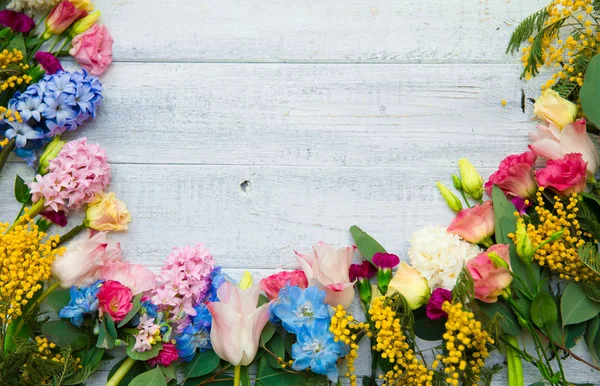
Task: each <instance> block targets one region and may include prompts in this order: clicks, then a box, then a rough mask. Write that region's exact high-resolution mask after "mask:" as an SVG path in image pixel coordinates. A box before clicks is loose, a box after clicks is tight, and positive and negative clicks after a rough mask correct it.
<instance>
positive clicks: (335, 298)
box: [296, 242, 356, 308]
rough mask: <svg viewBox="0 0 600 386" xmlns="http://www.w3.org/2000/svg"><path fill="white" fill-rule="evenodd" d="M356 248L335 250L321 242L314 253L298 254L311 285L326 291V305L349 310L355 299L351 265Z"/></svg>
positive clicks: (299, 262)
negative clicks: (351, 279) (339, 306)
mask: <svg viewBox="0 0 600 386" xmlns="http://www.w3.org/2000/svg"><path fill="white" fill-rule="evenodd" d="M355 248H356V247H354V246H352V247H346V248H340V249H334V248H333V247H332V246H331V245H329V244H326V243H324V242H319V243H318V244H317V245H315V246H314V247H313V250H312V252H309V253H299V252H296V257H297V259H298V264H300V267H302V270H304V273H305V274H306V278H307V279H308V282H309V284H310V285H314V286H317V287H319V288H320V289H322V290H325V292H326V293H327V296H326V297H325V303H327V304H329V305H331V306H334V307H335V306H337V305H340V304H341V305H342V306H343V307H344V308H348V307H349V306H350V304H351V303H352V300H353V299H354V283H353V282H351V281H350V276H349V275H350V274H349V272H350V264H351V263H352V256H353V255H354V249H355Z"/></svg>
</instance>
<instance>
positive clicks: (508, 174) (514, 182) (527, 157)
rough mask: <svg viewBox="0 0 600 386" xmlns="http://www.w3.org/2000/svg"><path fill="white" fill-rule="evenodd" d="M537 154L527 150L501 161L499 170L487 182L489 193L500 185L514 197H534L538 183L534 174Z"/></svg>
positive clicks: (486, 187)
mask: <svg viewBox="0 0 600 386" xmlns="http://www.w3.org/2000/svg"><path fill="white" fill-rule="evenodd" d="M536 158H537V156H536V155H535V154H534V153H532V152H530V151H527V152H525V153H522V154H513V155H509V156H508V157H506V158H505V159H503V160H502V162H500V166H499V167H498V171H496V172H495V173H494V174H492V175H491V176H490V178H489V180H488V182H486V184H485V189H486V191H487V194H489V195H491V194H492V187H493V186H494V185H496V186H498V187H499V188H500V189H502V191H503V192H504V193H505V194H506V195H508V196H510V197H511V198H513V197H521V198H523V199H525V198H533V197H535V193H536V192H537V185H536V183H535V178H534V176H533V165H534V164H535V160H536Z"/></svg>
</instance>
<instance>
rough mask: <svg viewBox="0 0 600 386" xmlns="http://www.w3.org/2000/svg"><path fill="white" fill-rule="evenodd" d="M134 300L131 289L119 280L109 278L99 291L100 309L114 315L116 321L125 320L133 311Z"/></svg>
mask: <svg viewBox="0 0 600 386" xmlns="http://www.w3.org/2000/svg"><path fill="white" fill-rule="evenodd" d="M132 300H133V294H132V293H131V290H130V289H129V288H127V287H125V286H124V285H123V284H121V283H119V282H118V281H114V280H107V281H105V282H104V283H102V287H100V291H98V309H99V310H100V312H101V313H104V312H105V313H107V314H109V315H110V316H112V318H113V319H114V320H115V322H120V321H121V320H123V319H124V318H125V316H126V315H127V313H129V311H131V309H132V308H133V304H132V303H131V301H132Z"/></svg>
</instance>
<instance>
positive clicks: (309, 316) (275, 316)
mask: <svg viewBox="0 0 600 386" xmlns="http://www.w3.org/2000/svg"><path fill="white" fill-rule="evenodd" d="M324 301H325V291H322V290H320V289H318V288H317V287H308V288H306V289H301V288H300V287H297V286H286V287H283V288H282V289H281V290H280V291H279V297H278V298H277V300H276V301H274V302H273V303H271V305H270V306H269V318H270V320H271V321H273V322H277V321H279V320H281V324H282V325H283V327H284V328H285V329H286V331H288V332H291V333H293V334H296V335H297V334H298V332H299V330H300V329H302V327H304V326H308V327H310V326H311V325H312V324H314V323H315V322H316V321H318V320H325V321H329V320H331V315H332V312H333V309H332V308H331V307H330V306H328V305H327V304H325V303H324Z"/></svg>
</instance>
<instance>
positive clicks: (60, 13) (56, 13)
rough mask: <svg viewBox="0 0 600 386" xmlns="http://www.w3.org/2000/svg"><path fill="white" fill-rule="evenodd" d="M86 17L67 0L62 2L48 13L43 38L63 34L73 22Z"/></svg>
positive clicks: (84, 13)
mask: <svg viewBox="0 0 600 386" xmlns="http://www.w3.org/2000/svg"><path fill="white" fill-rule="evenodd" d="M85 15H87V12H86V11H82V10H80V9H78V8H77V7H76V6H74V5H73V3H71V2H70V1H68V0H63V1H61V2H60V3H58V4H57V5H56V7H54V8H53V9H52V11H50V14H49V15H48V18H47V19H46V32H45V33H44V38H46V39H48V38H50V36H52V35H59V34H61V33H63V32H64V31H65V30H66V29H67V28H69V26H71V24H73V22H74V21H75V20H78V19H81V18H82V17H84V16H85Z"/></svg>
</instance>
